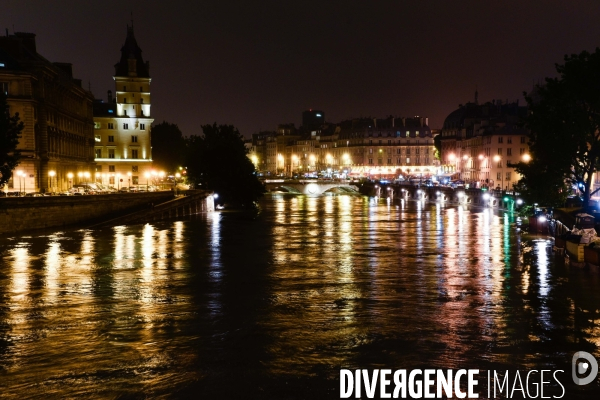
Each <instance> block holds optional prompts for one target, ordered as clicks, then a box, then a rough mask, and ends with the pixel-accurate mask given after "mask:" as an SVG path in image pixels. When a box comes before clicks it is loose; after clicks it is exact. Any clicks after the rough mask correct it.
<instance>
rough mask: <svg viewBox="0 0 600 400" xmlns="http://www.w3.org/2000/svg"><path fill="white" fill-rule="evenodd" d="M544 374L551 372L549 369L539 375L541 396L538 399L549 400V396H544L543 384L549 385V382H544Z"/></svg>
mask: <svg viewBox="0 0 600 400" xmlns="http://www.w3.org/2000/svg"><path fill="white" fill-rule="evenodd" d="M544 372H552V371H550V370H549V369H543V370H542V373H541V375H542V378H541V379H540V392H541V394H542V396H541V397H540V398H542V399H549V398H550V396H544V383H550V381H547V382H545V381H544Z"/></svg>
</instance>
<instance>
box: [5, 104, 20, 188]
mask: <svg viewBox="0 0 600 400" xmlns="http://www.w3.org/2000/svg"><path fill="white" fill-rule="evenodd" d="M22 130H23V122H22V121H21V120H20V119H19V113H15V115H13V116H12V117H11V115H10V109H9V107H8V103H7V102H6V94H5V93H3V92H0V187H1V186H4V184H6V182H8V180H9V179H10V177H11V175H12V171H13V170H14V169H15V167H16V166H17V165H19V160H20V159H21V153H20V152H19V151H18V150H17V146H18V145H19V139H20V138H21V131H22Z"/></svg>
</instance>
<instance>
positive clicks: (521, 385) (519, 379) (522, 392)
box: [510, 370, 525, 398]
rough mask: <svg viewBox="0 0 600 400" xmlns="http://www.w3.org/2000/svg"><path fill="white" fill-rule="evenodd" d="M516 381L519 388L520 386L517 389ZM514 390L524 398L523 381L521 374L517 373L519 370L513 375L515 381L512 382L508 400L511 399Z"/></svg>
mask: <svg viewBox="0 0 600 400" xmlns="http://www.w3.org/2000/svg"><path fill="white" fill-rule="evenodd" d="M517 381H518V382H519V386H520V387H519V388H518V389H517V388H516V386H517ZM515 390H518V391H520V392H521V394H522V395H523V397H525V389H523V381H522V380H521V374H520V373H519V370H517V374H516V375H515V380H514V381H513V386H512V390H511V391H510V398H512V397H513V394H514V393H515Z"/></svg>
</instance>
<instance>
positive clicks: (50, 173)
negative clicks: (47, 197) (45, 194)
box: [48, 171, 56, 193]
mask: <svg viewBox="0 0 600 400" xmlns="http://www.w3.org/2000/svg"><path fill="white" fill-rule="evenodd" d="M55 175H56V171H48V176H49V177H50V191H51V192H52V193H54V186H52V178H54V176H55Z"/></svg>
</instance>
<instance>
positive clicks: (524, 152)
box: [440, 100, 530, 190]
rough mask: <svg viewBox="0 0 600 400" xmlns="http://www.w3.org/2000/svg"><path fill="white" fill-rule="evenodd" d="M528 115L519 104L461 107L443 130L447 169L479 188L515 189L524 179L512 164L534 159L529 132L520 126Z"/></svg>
mask: <svg viewBox="0 0 600 400" xmlns="http://www.w3.org/2000/svg"><path fill="white" fill-rule="evenodd" d="M526 113H527V108H526V107H522V106H519V104H518V102H515V103H507V102H505V103H503V102H502V101H500V100H495V101H493V102H488V103H485V104H481V105H480V104H477V102H475V103H467V104H466V105H461V106H460V107H459V109H458V110H455V111H453V112H452V113H451V114H450V115H449V116H448V117H447V118H446V120H445V121H444V126H443V128H442V130H441V135H442V136H441V144H442V145H441V155H440V158H441V162H442V168H443V170H444V171H445V172H446V173H447V174H448V175H453V176H455V177H457V178H460V179H462V180H464V181H465V182H470V183H472V184H474V185H475V186H479V187H481V186H488V187H491V188H502V189H503V190H512V188H513V185H514V184H515V183H517V182H518V181H519V180H520V179H521V176H520V175H519V174H518V173H517V172H516V171H515V170H514V168H513V167H512V166H511V165H512V164H516V163H517V162H520V161H525V162H527V161H529V157H530V155H529V146H528V144H527V141H528V139H527V138H528V132H527V130H526V129H525V128H522V127H521V126H519V123H520V121H521V119H522V118H523V117H524V116H525V115H526Z"/></svg>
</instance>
